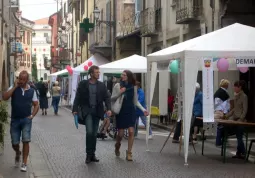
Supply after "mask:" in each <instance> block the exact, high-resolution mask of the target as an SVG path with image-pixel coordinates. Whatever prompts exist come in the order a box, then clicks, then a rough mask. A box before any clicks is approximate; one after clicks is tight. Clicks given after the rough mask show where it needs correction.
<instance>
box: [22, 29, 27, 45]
mask: <svg viewBox="0 0 255 178" xmlns="http://www.w3.org/2000/svg"><path fill="white" fill-rule="evenodd" d="M22 38H23V39H22V40H23V43H24V44H26V32H25V31H24V32H23V37H22Z"/></svg>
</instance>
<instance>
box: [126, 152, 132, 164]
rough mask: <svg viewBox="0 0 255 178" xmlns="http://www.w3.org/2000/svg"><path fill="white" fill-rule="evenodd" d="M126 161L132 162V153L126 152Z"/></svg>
mask: <svg viewBox="0 0 255 178" xmlns="http://www.w3.org/2000/svg"><path fill="white" fill-rule="evenodd" d="M126 160H127V161H133V158H132V152H128V150H127V151H126Z"/></svg>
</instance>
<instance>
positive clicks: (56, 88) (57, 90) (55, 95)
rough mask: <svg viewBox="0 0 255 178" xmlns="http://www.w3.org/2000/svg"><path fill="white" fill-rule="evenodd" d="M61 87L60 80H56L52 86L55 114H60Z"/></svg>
mask: <svg viewBox="0 0 255 178" xmlns="http://www.w3.org/2000/svg"><path fill="white" fill-rule="evenodd" d="M60 94H61V88H60V87H59V83H58V81H56V82H55V83H54V85H53V87H52V106H53V109H54V114H55V115H58V105H59V101H60Z"/></svg>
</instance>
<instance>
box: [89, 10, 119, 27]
mask: <svg viewBox="0 0 255 178" xmlns="http://www.w3.org/2000/svg"><path fill="white" fill-rule="evenodd" d="M100 13H101V12H100V10H99V9H98V7H95V9H94V11H93V14H94V18H95V20H96V25H97V26H99V25H100V24H101V23H104V24H106V25H108V26H114V25H115V21H104V20H99V16H100Z"/></svg>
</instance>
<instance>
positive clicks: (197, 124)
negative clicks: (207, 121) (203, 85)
mask: <svg viewBox="0 0 255 178" xmlns="http://www.w3.org/2000/svg"><path fill="white" fill-rule="evenodd" d="M197 117H203V93H202V91H201V90H200V85H199V83H196V94H195V98H194V103H193V119H192V120H194V122H193V124H192V128H193V129H194V132H193V140H194V141H197V133H198V132H199V129H200V128H202V127H203V120H202V119H196V118H197ZM193 129H191V132H192V130H193Z"/></svg>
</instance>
